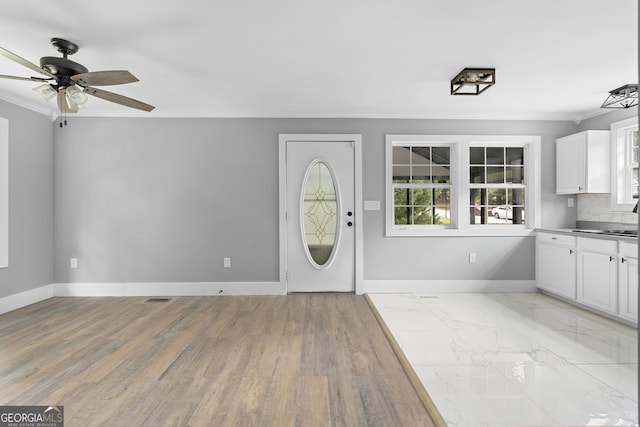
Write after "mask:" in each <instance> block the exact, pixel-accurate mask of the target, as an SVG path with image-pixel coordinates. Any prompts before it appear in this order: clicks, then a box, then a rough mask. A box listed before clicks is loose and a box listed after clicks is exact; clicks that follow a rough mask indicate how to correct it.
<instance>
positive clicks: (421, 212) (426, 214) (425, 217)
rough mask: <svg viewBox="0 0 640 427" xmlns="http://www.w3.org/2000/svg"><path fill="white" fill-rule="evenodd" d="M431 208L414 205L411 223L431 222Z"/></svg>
mask: <svg viewBox="0 0 640 427" xmlns="http://www.w3.org/2000/svg"><path fill="white" fill-rule="evenodd" d="M432 211H433V209H432V208H431V206H428V207H425V206H420V207H415V208H414V209H413V223H414V224H422V225H424V224H433V215H432Z"/></svg>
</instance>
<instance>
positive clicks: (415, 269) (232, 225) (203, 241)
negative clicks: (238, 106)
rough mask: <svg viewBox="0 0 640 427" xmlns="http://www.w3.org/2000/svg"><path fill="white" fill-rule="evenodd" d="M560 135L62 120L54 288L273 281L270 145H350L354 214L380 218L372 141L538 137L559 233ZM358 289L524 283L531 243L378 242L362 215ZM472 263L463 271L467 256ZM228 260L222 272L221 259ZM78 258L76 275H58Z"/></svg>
mask: <svg viewBox="0 0 640 427" xmlns="http://www.w3.org/2000/svg"><path fill="white" fill-rule="evenodd" d="M576 129H577V128H576V126H575V125H574V124H573V123H572V122H558V121H480V120H470V121H456V120H382V119H156V118H142V119H134V118H129V119H127V118H83V117H74V118H73V120H72V121H70V124H69V126H68V127H66V128H64V129H62V130H60V131H56V132H54V135H55V136H54V139H55V194H56V207H55V230H56V236H55V241H56V250H55V254H56V258H55V280H56V281H57V282H63V283H66V282H194V281H195V282H198V281H204V282H208V281H213V282H236V281H237V282H245V281H249V282H252V281H257V282H263V281H264V282H269V281H277V280H278V279H279V278H278V263H279V260H278V134H279V133H359V134H362V137H363V168H364V172H363V173H364V176H363V182H364V189H363V194H364V198H365V199H366V200H380V201H381V202H382V204H383V205H384V199H385V195H384V170H385V169H384V168H385V159H384V137H385V134H389V133H390V134H403V133H405V134H420V133H424V134H503V135H520V134H526V135H541V136H542V160H543V177H542V187H543V188H542V191H543V197H542V200H543V220H542V221H543V225H544V226H545V227H561V226H572V225H573V224H574V223H575V209H573V210H572V209H568V208H566V198H565V197H561V196H556V195H555V194H554V190H555V172H554V170H555V169H554V168H555V150H554V140H555V138H557V137H559V136H564V135H567V134H570V133H573V132H575V131H576ZM363 227H364V236H365V242H364V244H365V247H364V267H365V279H419V280H421V279H504V280H509V279H513V280H531V279H534V239H533V238H532V237H485V238H480V237H475V238H462V237H461V238H425V237H422V238H420V237H412V238H403V237H384V236H383V233H384V211H366V212H365V213H364V224H363ZM470 251H473V252H477V253H478V263H477V264H475V265H469V264H468V263H467V261H466V256H467V253H468V252H470ZM227 256H228V257H231V258H232V268H231V269H224V268H223V266H222V258H223V257H227ZM71 257H77V258H78V263H79V268H78V269H74V270H71V269H69V258H71Z"/></svg>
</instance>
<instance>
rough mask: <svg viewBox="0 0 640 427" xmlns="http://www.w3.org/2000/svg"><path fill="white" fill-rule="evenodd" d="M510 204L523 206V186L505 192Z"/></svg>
mask: <svg viewBox="0 0 640 427" xmlns="http://www.w3.org/2000/svg"><path fill="white" fill-rule="evenodd" d="M507 197H508V203H509V204H510V205H519V206H524V200H525V199H524V188H511V189H509V190H508V193H507Z"/></svg>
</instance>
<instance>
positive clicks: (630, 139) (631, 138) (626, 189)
mask: <svg viewBox="0 0 640 427" xmlns="http://www.w3.org/2000/svg"><path fill="white" fill-rule="evenodd" d="M611 149H612V150H611V170H612V173H611V197H610V201H611V209H612V210H613V211H620V212H629V211H631V209H632V208H633V206H635V204H636V203H637V202H638V187H639V185H638V173H639V172H638V118H637V117H632V118H629V119H626V120H622V121H619V122H615V123H612V124H611Z"/></svg>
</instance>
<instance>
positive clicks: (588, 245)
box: [578, 237, 618, 254]
mask: <svg viewBox="0 0 640 427" xmlns="http://www.w3.org/2000/svg"><path fill="white" fill-rule="evenodd" d="M578 249H583V250H586V251H592V252H600V253H605V254H617V253H618V241H617V240H605V239H590V238H588V237H579V238H578Z"/></svg>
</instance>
